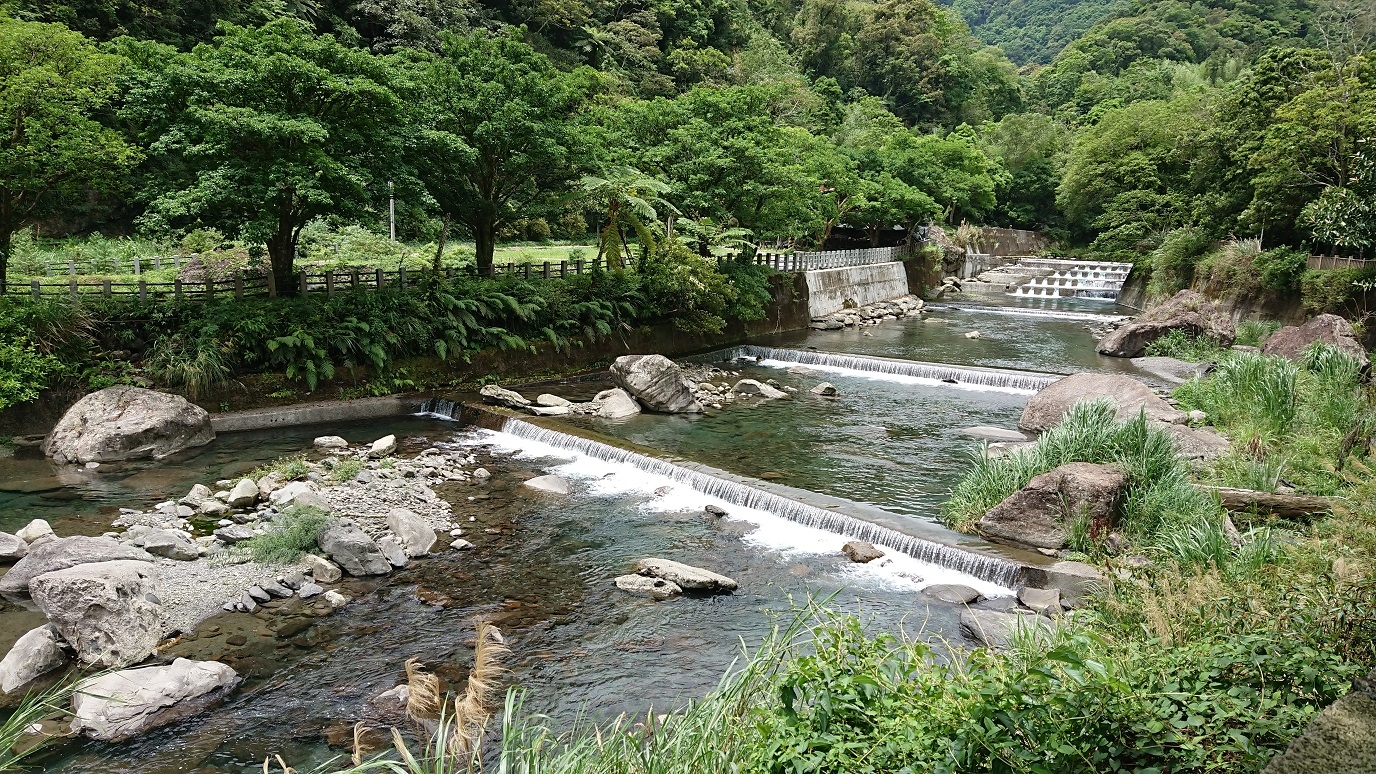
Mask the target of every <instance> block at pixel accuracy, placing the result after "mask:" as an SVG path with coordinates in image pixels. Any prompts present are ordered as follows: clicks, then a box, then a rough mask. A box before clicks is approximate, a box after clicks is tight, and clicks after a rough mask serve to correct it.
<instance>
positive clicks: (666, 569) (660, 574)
mask: <svg viewBox="0 0 1376 774" xmlns="http://www.w3.org/2000/svg"><path fill="white" fill-rule="evenodd" d="M635 571H636V574H637V575H644V576H646V577H650V578H663V579H664V580H667V581H670V582H672V583H674V584H675V585H677V586H678V587H679V588H682V589H684V590H685V591H706V592H709V593H719V592H726V591H734V590H735V589H736V582H735V581H733V580H731V579H730V578H728V577H726V576H725V575H718V574H716V573H714V572H712V571H711V570H704V569H702V568H701V567H691V566H689V565H686V564H681V563H679V562H675V561H671V560H669V559H658V558H648V559H641V560H640V561H639V562H636V565H635Z"/></svg>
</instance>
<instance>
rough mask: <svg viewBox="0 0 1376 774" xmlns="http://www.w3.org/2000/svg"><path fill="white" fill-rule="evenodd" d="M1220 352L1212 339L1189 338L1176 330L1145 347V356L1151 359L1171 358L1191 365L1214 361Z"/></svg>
mask: <svg viewBox="0 0 1376 774" xmlns="http://www.w3.org/2000/svg"><path fill="white" fill-rule="evenodd" d="M1222 352H1223V350H1222V349H1221V348H1220V347H1219V346H1218V342H1216V341H1214V340H1213V339H1210V338H1208V337H1206V336H1191V335H1190V334H1188V333H1186V332H1185V331H1182V330H1178V329H1177V330H1173V331H1171V332H1170V333H1167V334H1166V335H1165V336H1162V337H1161V338H1159V339H1157V340H1156V341H1153V342H1152V343H1150V344H1148V345H1147V354H1148V355H1151V356H1152V357H1173V358H1177V359H1179V360H1188V361H1190V362H1193V363H1203V362H1207V361H1210V360H1215V359H1217V358H1218V356H1219V355H1220V354H1221V353H1222Z"/></svg>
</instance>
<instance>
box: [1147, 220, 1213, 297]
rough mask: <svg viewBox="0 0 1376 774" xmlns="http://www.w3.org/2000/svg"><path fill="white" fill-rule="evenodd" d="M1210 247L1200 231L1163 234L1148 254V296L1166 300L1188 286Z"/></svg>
mask: <svg viewBox="0 0 1376 774" xmlns="http://www.w3.org/2000/svg"><path fill="white" fill-rule="evenodd" d="M1212 245H1213V239H1212V238H1210V237H1209V235H1208V234H1207V233H1205V232H1204V230H1203V229H1199V228H1178V229H1175V230H1174V231H1171V232H1170V233H1168V234H1166V236H1165V238H1164V239H1162V240H1161V246H1160V247H1158V248H1156V250H1155V251H1153V252H1152V254H1151V261H1150V265H1151V278H1150V279H1148V280H1147V296H1148V297H1150V298H1165V297H1167V296H1172V295H1175V293H1176V292H1177V291H1180V290H1184V289H1185V288H1187V287H1189V286H1190V282H1191V281H1192V280H1193V279H1194V271H1195V264H1197V263H1198V262H1199V259H1200V257H1201V256H1203V255H1204V254H1205V253H1206V252H1208V250H1209V247H1210V246H1212Z"/></svg>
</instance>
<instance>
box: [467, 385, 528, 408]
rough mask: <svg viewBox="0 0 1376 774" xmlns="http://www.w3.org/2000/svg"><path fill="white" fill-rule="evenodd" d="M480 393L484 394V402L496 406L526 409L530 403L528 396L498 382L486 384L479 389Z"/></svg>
mask: <svg viewBox="0 0 1376 774" xmlns="http://www.w3.org/2000/svg"><path fill="white" fill-rule="evenodd" d="M478 394H479V395H481V396H482V398H483V402H484V403H491V404H493V405H494V406H505V407H507V408H514V409H524V408H526V407H527V406H529V405H530V401H529V400H528V399H526V396H524V395H522V394H521V393H519V392H516V391H515V390H508V389H506V388H505V387H502V386H501V385H497V384H484V385H483V387H482V389H480V390H478Z"/></svg>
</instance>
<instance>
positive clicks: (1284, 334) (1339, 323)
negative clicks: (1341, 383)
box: [1261, 314, 1371, 366]
mask: <svg viewBox="0 0 1376 774" xmlns="http://www.w3.org/2000/svg"><path fill="white" fill-rule="evenodd" d="M1320 343H1322V344H1328V345H1329V346H1332V347H1336V348H1337V349H1338V350H1340V351H1342V352H1344V353H1346V354H1348V355H1351V356H1352V358H1353V359H1355V360H1356V361H1357V362H1359V363H1361V364H1362V365H1363V366H1366V365H1368V364H1370V362H1371V359H1370V356H1368V355H1367V352H1366V349H1365V348H1363V347H1362V345H1361V344H1359V343H1358V342H1357V332H1356V331H1354V330H1353V329H1352V324H1351V323H1349V322H1348V321H1347V320H1344V319H1343V318H1341V317H1339V316H1338V315H1336V314H1321V315H1319V316H1318V317H1315V318H1314V319H1312V320H1310V321H1309V322H1307V323H1305V324H1304V325H1289V326H1286V327H1284V328H1281V329H1280V330H1278V331H1276V332H1275V333H1273V334H1271V335H1270V336H1269V337H1268V338H1267V339H1266V342H1265V343H1264V344H1262V345H1261V353H1262V354H1263V355H1279V356H1281V357H1283V358H1288V359H1290V360H1298V359H1299V358H1300V357H1301V356H1303V355H1304V353H1305V351H1306V350H1308V349H1309V348H1310V347H1311V346H1313V345H1315V344H1320Z"/></svg>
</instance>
